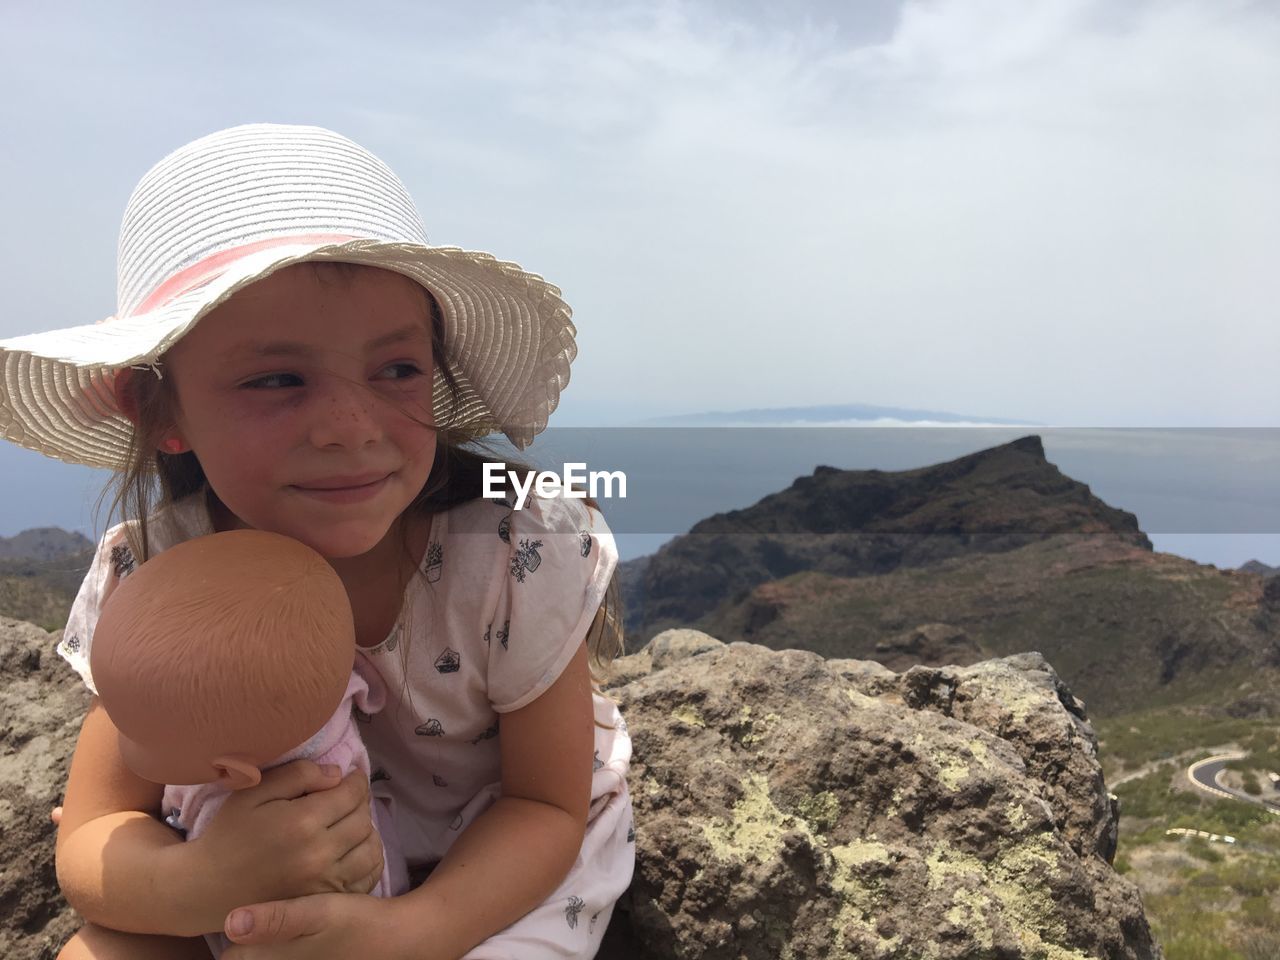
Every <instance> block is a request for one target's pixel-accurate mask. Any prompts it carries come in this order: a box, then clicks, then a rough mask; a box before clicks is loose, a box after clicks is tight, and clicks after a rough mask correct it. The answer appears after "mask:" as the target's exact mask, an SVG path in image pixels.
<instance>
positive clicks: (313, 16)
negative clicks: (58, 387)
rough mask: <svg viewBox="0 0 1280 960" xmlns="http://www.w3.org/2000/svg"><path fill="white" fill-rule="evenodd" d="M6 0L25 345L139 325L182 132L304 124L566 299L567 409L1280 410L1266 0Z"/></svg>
mask: <svg viewBox="0 0 1280 960" xmlns="http://www.w3.org/2000/svg"><path fill="white" fill-rule="evenodd" d="M846 6H848V7H854V8H856V10H854V11H852V12H851V11H849V10H846V9H845V7H846ZM5 7H6V12H5V13H4V15H3V22H4V29H3V30H0V84H2V89H3V90H4V91H5V94H4V96H3V101H2V106H0V109H2V110H3V129H4V132H5V138H6V149H5V150H4V151H3V152H2V154H0V170H2V171H3V174H4V176H3V177H0V205H2V206H3V209H4V211H5V213H6V217H7V220H8V224H7V227H8V229H6V230H5V231H3V236H2V238H0V254H2V255H3V258H4V262H5V267H4V270H3V273H2V275H0V294H2V299H3V302H4V303H5V304H6V309H5V310H4V312H3V315H2V316H0V335H12V334H17V333H24V332H28V331H30V330H32V329H41V328H45V327H53V326H60V325H66V324H71V323H79V322H87V321H93V320H98V319H101V318H102V317H105V316H107V315H108V314H110V313H111V312H112V310H113V309H114V305H115V261H114V257H115V244H116V236H117V231H118V228H119V221H120V217H121V214H122V213H123V210H124V204H125V202H126V200H127V198H128V195H129V192H130V191H131V189H132V188H133V185H134V184H135V182H136V181H137V179H138V177H139V176H141V174H142V173H143V172H144V171H145V170H146V169H147V168H148V167H149V166H150V165H151V164H152V163H154V162H155V161H156V160H158V159H159V158H160V157H161V156H163V155H164V154H165V153H167V152H168V151H169V150H171V149H173V148H175V147H177V146H179V145H180V144H182V143H184V142H186V141H188V140H190V139H192V138H194V137H197V136H200V135H203V134H205V133H209V132H211V131H213V130H216V129H219V128H221V127H224V126H229V125H232V124H235V123H243V122H249V121H262V120H269V121H286V122H307V123H318V124H321V125H324V126H329V127H332V128H334V129H336V130H338V131H340V132H342V133H344V134H346V135H348V136H350V137H351V138H353V139H355V140H357V141H358V142H360V143H362V144H364V145H365V146H367V147H369V148H370V149H372V150H373V151H374V152H375V153H377V154H379V155H380V156H381V157H383V159H385V160H386V161H387V162H388V163H390V164H391V166H392V168H393V169H395V170H396V171H397V172H398V173H399V174H400V175H401V177H402V178H403V179H404V180H405V181H406V182H407V184H408V187H409V189H410V191H411V192H412V193H413V195H414V197H415V198H416V199H417V201H418V204H419V207H420V209H421V211H422V214H423V217H424V220H425V221H426V225H427V230H428V234H429V236H430V237H431V238H432V240H433V242H436V243H450V244H458V245H462V246H469V247H477V248H480V249H485V250H490V251H492V252H494V253H496V254H498V255H499V256H501V257H503V258H506V259H513V260H516V261H518V262H520V263H521V264H523V265H524V266H526V267H528V268H529V269H533V270H536V271H537V272H540V273H543V274H544V275H545V276H547V277H548V278H550V279H552V280H553V282H555V283H557V284H559V285H560V286H561V287H562V288H563V290H564V292H565V295H566V298H567V299H568V300H569V302H570V303H571V304H572V305H573V307H574V309H575V320H576V322H577V323H578V327H579V331H580V346H581V349H582V352H581V354H580V356H579V359H578V361H577V362H576V364H575V367H574V373H573V382H572V385H571V387H570V389H569V390H568V391H567V393H566V394H565V397H564V403H563V407H562V415H561V416H560V417H558V418H557V419H556V420H553V424H554V423H557V422H560V423H562V424H567V423H570V422H572V423H585V422H590V421H593V420H596V421H598V420H602V419H607V418H613V417H623V416H627V417H629V416H632V415H643V414H649V413H681V412H688V411H692V410H701V409H708V408H715V409H734V408H742V407H768V406H794V405H803V404H811V403H851V402H863V403H879V404H887V405H898V406H907V407H924V408H931V409H940V410H954V411H957V412H961V413H968V414H974V415H985V416H1003V417H1014V418H1020V419H1031V420H1037V421H1041V422H1050V423H1060V424H1069V425H1089V426H1100V425H1130V426H1150V425H1170V426H1172V425H1177V426H1189V425H1214V426H1228V425H1270V424H1273V423H1275V422H1276V410H1277V408H1278V407H1280V378H1277V377H1276V375H1275V369H1276V358H1277V356H1280V325H1277V324H1276V323H1275V322H1274V320H1275V316H1276V311H1275V304H1276V303H1277V302H1280V271H1278V270H1276V269H1275V263H1274V259H1275V251H1276V250H1277V249H1280V177H1278V176H1277V171H1278V170H1280V123H1277V122H1276V121H1277V118H1278V117H1280V5H1277V4H1274V3H1240V2H1232V0H1194V2H1184V3H1178V2H1160V3H1142V2H1133V3H1131V2H1117V0H1097V2H1089V0H1046V2H1035V0H1032V2H1028V0H1008V2H1005V0H964V2H905V3H893V2H872V3H867V2H865V0H860V2H859V3H857V4H847V5H846V4H811V5H807V6H806V5H804V4H765V3H741V2H728V0H725V2H720V3H688V4H685V3H652V2H646V3H643V4H627V3H609V4H593V3H577V4H562V3H535V4H514V3H512V4H444V3H429V2H427V3H424V2H405V3H376V2H374V3H367V4H356V5H353V4H350V3H341V4H338V3H330V2H324V0H320V2H317V0H308V2H306V3H301V2H297V3H293V2H273V3H270V4H258V3H255V4H249V3H235V2H232V3H223V4H219V5H218V6H217V8H216V10H215V9H214V8H211V7H208V6H201V5H190V4H169V5H165V7H164V13H163V18H161V19H156V17H155V14H156V12H157V11H158V10H159V8H158V7H157V6H156V5H155V4H154V3H146V4H144V3H129V2H112V3H109V4H89V3H79V4H75V3H69V4H37V3H34V2H21V3H9V4H6V5H5ZM806 11H807V12H806Z"/></svg>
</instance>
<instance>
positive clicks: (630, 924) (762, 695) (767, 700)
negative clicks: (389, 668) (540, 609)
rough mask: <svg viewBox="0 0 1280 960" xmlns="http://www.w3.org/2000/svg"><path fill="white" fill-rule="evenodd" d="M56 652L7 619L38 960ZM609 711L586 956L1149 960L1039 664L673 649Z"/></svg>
mask: <svg viewBox="0 0 1280 960" xmlns="http://www.w3.org/2000/svg"><path fill="white" fill-rule="evenodd" d="M948 637H950V641H949V640H948ZM955 639H956V638H955V637H954V636H952V635H950V634H947V633H946V631H945V630H943V631H940V632H939V633H938V636H936V637H934V638H933V640H932V641H930V642H939V643H946V642H951V641H955ZM56 640H57V635H56V634H49V633H45V632H44V631H43V630H39V629H37V628H35V627H32V626H31V625H29V624H25V623H19V622H16V621H12V620H0V698H3V699H2V700H0V706H2V707H3V712H2V713H0V716H3V717H4V721H3V729H2V730H0V809H3V816H0V843H3V850H2V851H0V917H3V918H4V922H3V924H0V956H3V957H5V958H9V960H51V958H52V957H54V955H55V954H56V952H57V950H58V948H59V946H60V945H61V943H62V942H63V941H65V939H66V938H67V937H68V936H69V935H70V934H71V932H72V931H73V930H74V929H75V927H76V926H77V923H78V921H77V918H76V916H75V914H74V913H73V912H72V911H71V910H70V908H69V907H67V905H66V904H65V902H64V901H63V899H62V897H61V896H60V894H59V893H58V890H57V886H56V882H55V877H54V871H53V863H54V861H53V836H54V835H53V828H52V825H51V824H50V823H49V819H48V814H49V808H50V807H51V806H52V805H53V804H54V803H56V802H57V801H58V800H59V799H60V796H61V790H62V786H63V784H64V783H65V779H66V765H67V761H68V759H69V755H70V753H71V751H72V749H73V746H74V743H75V737H76V734H77V732H78V730H79V724H80V719H81V717H82V716H83V713H84V710H85V708H86V706H87V703H88V695H87V693H86V692H85V690H84V688H83V686H82V684H81V683H80V680H79V678H77V677H75V676H74V674H72V673H71V671H70V670H69V668H67V667H66V666H65V664H64V663H63V662H62V661H61V660H60V659H59V658H58V657H57V656H56V655H55V654H54V652H53V646H54V643H55V642H56ZM908 641H909V638H907V639H906V640H904V642H908ZM609 692H610V694H611V695H612V696H614V697H616V698H617V699H618V700H619V702H620V703H621V704H622V708H623V711H624V713H625V716H626V718H627V722H628V725H629V728H630V731H631V735H632V737H633V738H634V744H635V752H634V757H633V766H632V776H631V781H630V786H631V791H632V796H633V800H634V804H635V813H636V845H637V846H636V851H637V866H636V876H635V880H634V883H633V885H632V888H631V890H630V891H629V892H628V894H627V895H626V896H625V897H624V899H623V901H622V902H621V903H620V904H619V909H618V910H617V911H616V912H615V917H614V923H613V924H612V925H611V928H610V931H609V936H608V939H607V940H606V946H605V948H604V949H603V950H602V951H601V954H600V957H601V958H602V960H659V958H662V960H667V958H677V957H679V958H690V960H715V958H721V957H723V958H735V960H736V958H746V960H757V958H759V960H779V958H792V960H806V958H825V960H837V958H890V957H893V958H917V957H921V958H935V960H951V958H975V960H976V958H980V957H981V958H991V957H1007V958H1021V957H1027V958H1031V957H1046V958H1053V960H1067V958H1084V957H1105V958H1108V960H1112V958H1158V957H1160V956H1161V955H1160V952H1159V950H1158V948H1157V947H1155V946H1154V945H1153V943H1152V940H1151V935H1150V932H1149V930H1148V927H1147V922H1146V920H1145V918H1144V916H1143V912H1142V905H1141V903H1140V901H1139V897H1138V893H1137V890H1136V888H1135V887H1134V886H1133V885H1132V884H1131V883H1129V882H1128V881H1127V880H1125V879H1123V878H1121V877H1120V876H1118V875H1117V874H1116V873H1115V872H1114V871H1113V870H1112V869H1111V866H1110V860H1111V858H1112V856H1113V855H1114V851H1115V845H1116V830H1117V816H1118V812H1117V809H1116V805H1115V802H1114V800H1113V799H1112V798H1111V797H1110V796H1109V795H1108V794H1107V792H1106V788H1105V786H1104V784H1103V781H1102V774H1101V770H1100V768H1099V766H1098V762H1097V756H1096V739H1095V737H1094V733H1093V730H1092V729H1091V728H1090V725H1089V722H1088V720H1087V719H1086V717H1085V715H1084V711H1083V710H1082V708H1081V705H1080V703H1079V701H1077V700H1076V699H1075V698H1074V697H1073V696H1072V695H1071V693H1070V691H1068V690H1067V689H1066V687H1065V686H1063V684H1062V683H1061V682H1060V681H1059V680H1058V678H1057V676H1056V674H1055V673H1054V671H1053V669H1052V668H1051V667H1050V666H1049V665H1048V664H1047V663H1046V662H1045V661H1044V659H1043V658H1042V657H1041V656H1040V655H1039V654H1036V653H1026V654H1021V655H1018V656H1013V657H1006V658H1004V659H999V660H988V661H984V662H982V663H977V664H973V665H971V666H966V667H954V666H940V667H921V666H916V667H913V668H911V669H909V670H907V671H905V672H903V673H894V672H892V671H890V670H888V669H886V668H884V667H882V666H880V665H879V664H877V663H873V662H870V661H860V660H823V659H822V658H821V657H819V656H818V655H816V654H813V653H808V652H803V651H797V650H789V651H778V652H775V651H771V650H768V649H766V648H764V647H760V646H755V645H751V644H745V643H734V644H730V645H727V646H726V645H725V644H722V643H720V642H719V641H718V640H716V639H714V638H711V637H708V636H706V635H705V634H700V633H698V632H696V631H691V630H678V631H669V632H667V633H665V634H663V635H660V636H659V637H656V638H655V639H654V640H653V642H652V643H650V644H649V645H648V646H647V647H646V648H645V649H644V650H643V651H642V652H641V653H639V654H636V655H634V656H631V657H625V658H622V659H621V660H620V661H618V663H617V670H616V671H615V676H614V679H613V681H612V686H611V688H610V691H609Z"/></svg>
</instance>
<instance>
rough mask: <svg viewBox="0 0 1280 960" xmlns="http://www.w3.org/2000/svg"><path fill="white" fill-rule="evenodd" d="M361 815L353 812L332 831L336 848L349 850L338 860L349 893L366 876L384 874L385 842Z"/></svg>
mask: <svg viewBox="0 0 1280 960" xmlns="http://www.w3.org/2000/svg"><path fill="white" fill-rule="evenodd" d="M366 809H367V808H366ZM360 814H361V811H359V810H355V811H352V813H351V814H350V816H348V817H347V818H346V819H344V820H343V821H342V822H341V823H340V824H338V825H336V826H334V827H331V828H330V831H331V832H332V833H333V836H334V841H335V845H336V846H338V847H345V848H346V849H345V850H344V852H343V854H342V856H341V857H340V858H339V860H338V868H339V870H340V871H341V873H342V876H343V879H344V880H345V881H346V882H347V883H348V884H349V886H348V887H347V889H348V890H353V891H354V890H355V889H356V885H357V884H359V883H360V882H362V881H363V879H364V877H365V875H366V874H368V873H370V872H371V871H376V873H377V874H378V875H381V873H382V838H381V837H380V836H379V834H378V831H377V830H375V829H374V827H373V824H372V823H370V822H369V817H368V816H367V815H366V816H363V817H362V816H361V815H360ZM374 882H375V883H376V882H377V881H376V879H375V881H374Z"/></svg>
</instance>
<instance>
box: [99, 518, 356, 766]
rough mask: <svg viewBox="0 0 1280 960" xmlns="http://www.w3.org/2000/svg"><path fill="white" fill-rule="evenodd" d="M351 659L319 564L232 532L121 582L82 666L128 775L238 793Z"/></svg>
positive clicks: (178, 550) (341, 684)
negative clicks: (220, 785)
mask: <svg viewBox="0 0 1280 960" xmlns="http://www.w3.org/2000/svg"><path fill="white" fill-rule="evenodd" d="M354 658H355V628H354V625H353V623H352V617H351V605H350V601H349V600H348V599H347V593H346V589H345V588H344V587H343V585H342V581H341V580H340V579H339V578H338V575H337V574H336V573H334V571H333V568H332V567H330V566H329V564H328V563H326V562H325V560H324V558H323V557H321V556H320V555H319V554H318V553H316V552H315V551H314V550H312V549H311V548H310V547H307V546H305V545H303V544H301V543H299V542H297V541H296V540H292V539H290V538H288V537H284V536H280V535H279V534H275V533H264V532H262V531H258V530H234V531H229V532H227V533H215V534H212V535H210V536H205V537H198V538H196V539H194V540H188V541H186V542H184V543H180V544H178V545H176V546H174V547H170V548H169V549H168V550H165V551H163V552H161V553H158V554H156V555H155V556H154V557H152V558H151V559H150V560H148V561H147V562H146V563H144V564H142V565H141V566H139V567H138V569H137V570H135V571H134V572H133V573H132V574H130V575H129V576H128V577H126V578H125V579H124V580H122V581H121V582H120V584H119V586H118V587H117V588H116V589H115V591H114V592H113V593H112V594H111V596H110V597H109V598H108V600H107V602H106V603H105V604H104V606H103V609H102V614H101V616H100V618H99V620H98V624H97V627H96V628H95V630H94V635H93V645H92V647H91V650H90V668H91V671H92V674H93V678H94V681H95V683H96V685H97V688H98V694H99V696H100V697H101V700H102V705H103V707H104V708H105V709H106V711H107V715H108V716H109V717H110V718H111V721H112V722H113V723H114V724H115V726H116V728H117V729H118V730H119V731H120V751H121V755H122V756H123V758H124V760H125V763H127V764H128V765H129V767H130V769H132V770H133V771H134V772H135V773H136V774H138V776H140V777H143V778H145V779H147V780H151V781H153V782H155V783H169V784H192V783H212V782H214V781H222V782H225V783H226V784H227V786H229V787H231V788H232V789H239V788H241V787H247V786H252V785H253V784H255V783H257V782H258V780H259V778H260V769H261V768H262V767H264V766H267V765H269V764H270V763H271V762H272V761H273V760H275V759H277V758H279V757H280V756H282V755H283V754H285V753H287V752H288V751H290V750H293V749H295V748H297V747H298V746H299V745H301V744H303V743H305V742H306V741H307V740H308V739H310V738H311V737H312V736H313V735H314V734H315V733H316V732H317V731H318V730H319V729H320V728H321V727H323V726H324V724H325V722H326V721H328V720H329V718H330V717H331V716H332V715H333V713H334V711H335V710H336V709H337V708H338V706H339V704H340V703H341V702H342V698H343V695H344V694H345V692H346V687H347V681H348V679H349V677H350V675H351V669H352V664H353V662H354Z"/></svg>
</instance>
